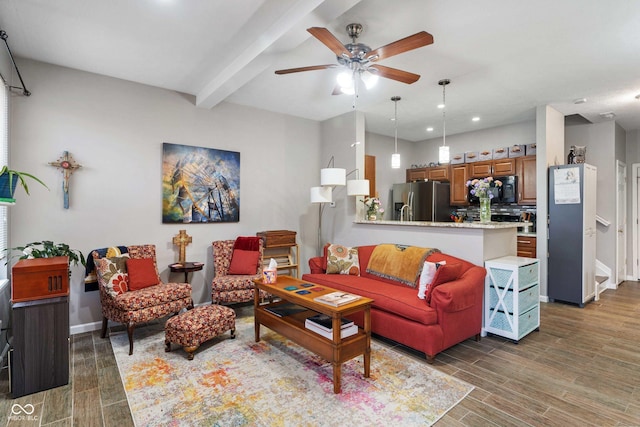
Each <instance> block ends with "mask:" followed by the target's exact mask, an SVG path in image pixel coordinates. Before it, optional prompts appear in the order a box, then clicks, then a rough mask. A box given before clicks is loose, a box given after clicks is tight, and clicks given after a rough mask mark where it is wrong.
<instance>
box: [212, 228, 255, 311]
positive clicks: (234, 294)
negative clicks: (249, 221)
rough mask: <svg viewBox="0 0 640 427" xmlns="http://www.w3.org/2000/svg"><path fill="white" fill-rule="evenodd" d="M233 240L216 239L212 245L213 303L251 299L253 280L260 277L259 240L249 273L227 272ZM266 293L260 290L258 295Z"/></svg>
mask: <svg viewBox="0 0 640 427" xmlns="http://www.w3.org/2000/svg"><path fill="white" fill-rule="evenodd" d="M234 244H235V240H217V241H215V242H213V243H212V246H213V269H214V278H213V281H212V283H211V301H212V302H213V303H214V304H220V303H238V302H247V301H252V300H253V296H254V284H253V280H254V279H258V278H260V277H262V258H263V242H262V239H260V240H259V247H258V252H259V255H258V262H257V265H256V268H255V269H253V268H252V269H251V272H250V274H229V270H230V267H231V260H232V256H233V248H234ZM247 273H249V272H247ZM267 296H268V294H267V293H266V292H263V291H260V297H261V298H266V297H267Z"/></svg>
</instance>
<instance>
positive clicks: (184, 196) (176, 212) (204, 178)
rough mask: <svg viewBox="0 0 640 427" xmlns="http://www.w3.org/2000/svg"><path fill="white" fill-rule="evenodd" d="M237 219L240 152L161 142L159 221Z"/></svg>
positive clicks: (168, 222)
mask: <svg viewBox="0 0 640 427" xmlns="http://www.w3.org/2000/svg"><path fill="white" fill-rule="evenodd" d="M238 221H240V153H238V152H236V151H226V150H217V149H214V148H204V147H192V146H188V145H179V144H169V143H166V142H165V143H163V144H162V222H163V223H164V224H178V223H181V224H182V223H212V222H238Z"/></svg>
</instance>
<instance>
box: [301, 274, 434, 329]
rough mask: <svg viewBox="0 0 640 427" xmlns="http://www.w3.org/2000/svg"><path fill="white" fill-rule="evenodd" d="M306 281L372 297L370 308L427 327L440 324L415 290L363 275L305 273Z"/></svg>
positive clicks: (432, 310)
mask: <svg viewBox="0 0 640 427" xmlns="http://www.w3.org/2000/svg"><path fill="white" fill-rule="evenodd" d="M303 280H307V281H309V282H312V283H317V284H319V285H324V286H328V287H330V288H334V289H337V290H341V291H345V292H350V293H353V294H356V295H360V296H363V297H367V298H371V299H372V300H373V303H372V304H371V306H372V307H373V308H375V309H377V310H384V311H388V312H390V313H393V314H395V315H398V316H402V317H405V318H407V319H410V320H413V321H415V322H419V323H422V324H425V325H432V324H436V323H438V315H437V313H436V311H435V310H434V309H432V308H431V307H429V306H428V305H426V304H425V303H424V301H422V300H419V299H418V298H416V291H415V289H412V288H409V287H407V286H402V285H395V284H391V283H385V282H383V281H381V280H377V279H369V278H364V277H362V276H360V277H358V276H348V275H335V274H332V275H327V274H305V275H304V278H303Z"/></svg>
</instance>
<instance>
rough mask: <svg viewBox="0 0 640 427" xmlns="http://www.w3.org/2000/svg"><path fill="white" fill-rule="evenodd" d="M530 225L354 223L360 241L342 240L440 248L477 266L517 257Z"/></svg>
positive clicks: (490, 223)
mask: <svg viewBox="0 0 640 427" xmlns="http://www.w3.org/2000/svg"><path fill="white" fill-rule="evenodd" d="M524 225H533V224H532V223H530V222H528V223H525V222H487V223H480V222H429V221H385V220H380V221H365V220H355V221H354V232H355V234H356V235H357V236H358V237H359V238H358V239H357V240H356V239H354V238H351V236H344V235H342V236H341V237H342V238H343V239H348V240H350V241H353V244H354V245H365V244H373V243H380V242H385V243H389V242H394V243H399V244H405V245H416V246H422V247H428V248H438V249H440V250H441V251H442V252H444V253H448V254H451V255H454V256H457V257H459V258H462V259H465V260H467V261H469V262H472V263H474V264H476V265H481V266H483V265H484V262H485V261H486V260H489V259H494V258H500V257H503V256H508V255H513V256H515V255H517V236H516V234H517V232H518V227H522V226H524Z"/></svg>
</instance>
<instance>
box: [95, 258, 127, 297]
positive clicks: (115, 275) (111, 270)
mask: <svg viewBox="0 0 640 427" xmlns="http://www.w3.org/2000/svg"><path fill="white" fill-rule="evenodd" d="M128 259H129V255H127V254H124V255H122V256H120V257H109V258H100V259H99V260H97V261H96V270H97V272H98V279H99V281H100V284H101V285H102V286H104V288H105V290H106V291H107V293H108V294H109V295H111V296H112V297H114V298H115V297H116V296H118V295H120V294H121V293H123V292H127V291H128V290H129V275H128V274H127V260H128Z"/></svg>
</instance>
